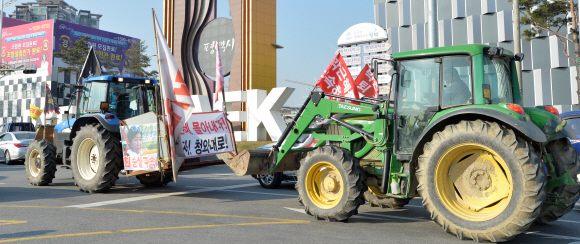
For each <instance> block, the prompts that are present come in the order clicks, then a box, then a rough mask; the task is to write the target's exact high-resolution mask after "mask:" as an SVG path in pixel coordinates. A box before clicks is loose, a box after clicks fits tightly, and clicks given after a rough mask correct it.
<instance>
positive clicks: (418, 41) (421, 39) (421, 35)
mask: <svg viewBox="0 0 580 244" xmlns="http://www.w3.org/2000/svg"><path fill="white" fill-rule="evenodd" d="M412 28H413V38H412V42H413V50H421V49H424V48H425V24H414V25H413V26H412Z"/></svg>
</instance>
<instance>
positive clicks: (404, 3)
mask: <svg viewBox="0 0 580 244" xmlns="http://www.w3.org/2000/svg"><path fill="white" fill-rule="evenodd" d="M397 5H398V7H399V27H403V26H409V25H411V0H399V1H398V2H397Z"/></svg>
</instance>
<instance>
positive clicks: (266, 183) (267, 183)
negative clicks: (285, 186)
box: [258, 172, 284, 189]
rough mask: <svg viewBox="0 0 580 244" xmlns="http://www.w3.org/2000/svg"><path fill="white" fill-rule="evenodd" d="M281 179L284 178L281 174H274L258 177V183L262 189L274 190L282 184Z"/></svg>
mask: <svg viewBox="0 0 580 244" xmlns="http://www.w3.org/2000/svg"><path fill="white" fill-rule="evenodd" d="M282 177H284V175H283V173H282V172H276V173H274V174H271V175H258V181H259V182H260V185H261V186H262V187H264V188H267V189H276V188H278V187H279V186H280V184H281V183H282Z"/></svg>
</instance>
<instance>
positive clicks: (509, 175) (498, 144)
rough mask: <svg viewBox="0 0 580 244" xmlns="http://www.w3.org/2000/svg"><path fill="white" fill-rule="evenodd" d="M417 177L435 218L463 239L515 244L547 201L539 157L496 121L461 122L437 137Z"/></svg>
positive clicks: (425, 151) (423, 157)
mask: <svg viewBox="0 0 580 244" xmlns="http://www.w3.org/2000/svg"><path fill="white" fill-rule="evenodd" d="M416 176H417V180H418V182H419V185H418V188H417V189H418V191H419V194H421V196H422V197H423V206H424V207H425V208H426V209H427V211H429V213H430V214H431V218H432V219H433V220H434V221H435V222H436V223H437V224H439V225H441V226H442V227H443V229H444V230H445V231H447V232H448V233H450V234H453V235H455V236H457V237H459V238H460V239H473V240H475V241H490V242H501V241H507V240H510V239H512V238H514V237H515V236H516V235H518V234H520V233H522V232H524V231H525V230H527V229H528V228H529V226H530V225H531V224H532V223H533V222H534V220H535V219H536V218H537V217H538V216H539V214H540V209H541V207H542V202H543V201H544V199H545V198H546V194H545V182H546V175H545V173H544V169H543V167H542V166H541V161H540V159H539V157H538V155H537V154H536V153H535V152H534V150H533V149H532V147H531V145H530V144H529V143H528V142H527V141H525V140H524V139H522V138H521V137H519V136H518V135H516V134H515V133H514V132H513V131H512V130H510V129H508V128H506V127H504V126H502V125H499V124H497V123H494V122H487V121H481V120H477V121H461V122H459V123H458V124H452V125H448V126H446V127H445V129H444V130H443V131H439V132H437V133H435V134H434V135H433V139H432V140H431V141H430V142H428V143H426V144H425V145H424V148H423V155H421V156H420V157H419V169H418V170H417V172H416Z"/></svg>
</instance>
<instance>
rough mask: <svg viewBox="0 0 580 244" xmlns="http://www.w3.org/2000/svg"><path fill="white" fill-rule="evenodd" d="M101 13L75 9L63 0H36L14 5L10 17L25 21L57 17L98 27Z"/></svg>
mask: <svg viewBox="0 0 580 244" xmlns="http://www.w3.org/2000/svg"><path fill="white" fill-rule="evenodd" d="M102 16H103V15H100V14H93V13H91V11H88V10H77V9H76V8H75V7H73V6H71V5H69V4H68V3H66V2H65V1H63V0H36V2H28V3H22V4H20V5H17V6H16V10H15V11H14V13H12V14H10V15H9V17H10V18H14V19H18V20H24V21H27V22H36V21H43V20H48V19H57V20H62V21H66V22H70V23H75V24H78V25H83V26H87V27H92V28H95V29H99V20H100V19H101V17H102Z"/></svg>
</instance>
